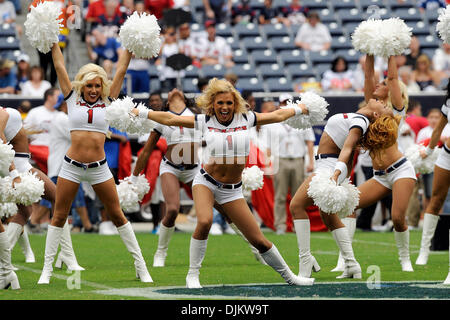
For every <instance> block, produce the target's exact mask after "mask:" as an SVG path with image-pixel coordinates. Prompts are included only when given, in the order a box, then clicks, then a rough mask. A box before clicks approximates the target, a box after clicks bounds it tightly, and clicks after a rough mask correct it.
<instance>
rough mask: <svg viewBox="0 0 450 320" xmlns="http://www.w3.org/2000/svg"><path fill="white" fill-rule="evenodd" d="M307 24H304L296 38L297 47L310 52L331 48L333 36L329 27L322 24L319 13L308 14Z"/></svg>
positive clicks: (311, 12)
mask: <svg viewBox="0 0 450 320" xmlns="http://www.w3.org/2000/svg"><path fill="white" fill-rule="evenodd" d="M307 18H308V19H307V23H304V24H302V26H301V27H300V29H299V30H298V32H297V35H296V37H295V45H296V46H297V47H300V48H302V49H304V50H308V51H321V50H328V49H329V48H330V46H331V35H330V31H329V30H328V28H327V26H325V25H324V24H323V23H321V22H320V17H319V14H318V13H317V12H314V11H310V12H308V14H307Z"/></svg>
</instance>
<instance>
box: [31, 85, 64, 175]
mask: <svg viewBox="0 0 450 320" xmlns="http://www.w3.org/2000/svg"><path fill="white" fill-rule="evenodd" d="M59 94H60V91H59V90H58V89H56V88H50V89H48V90H47V91H45V93H44V104H43V105H42V106H39V107H36V108H33V109H31V110H30V112H29V113H28V116H27V117H26V119H25V121H24V123H23V125H24V127H25V129H26V130H27V131H28V132H30V133H32V134H30V135H29V139H30V144H29V148H30V153H31V158H32V159H33V160H34V161H35V162H36V164H37V166H38V167H39V169H40V170H41V171H42V172H44V173H45V174H47V158H48V146H49V143H50V136H49V133H48V128H49V126H50V123H51V122H52V121H53V118H54V117H55V115H56V110H55V109H54V108H53V106H54V105H55V104H56V103H57V101H58V96H59Z"/></svg>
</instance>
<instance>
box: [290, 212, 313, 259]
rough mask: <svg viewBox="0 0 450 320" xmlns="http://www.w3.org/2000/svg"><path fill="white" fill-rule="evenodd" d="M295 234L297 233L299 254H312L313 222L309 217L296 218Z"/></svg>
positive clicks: (301, 255)
mask: <svg viewBox="0 0 450 320" xmlns="http://www.w3.org/2000/svg"><path fill="white" fill-rule="evenodd" d="M294 227H295V234H296V235H297V244H298V255H299V257H300V259H301V258H302V257H308V256H310V255H311V245H310V244H311V222H310V221H309V219H295V220H294Z"/></svg>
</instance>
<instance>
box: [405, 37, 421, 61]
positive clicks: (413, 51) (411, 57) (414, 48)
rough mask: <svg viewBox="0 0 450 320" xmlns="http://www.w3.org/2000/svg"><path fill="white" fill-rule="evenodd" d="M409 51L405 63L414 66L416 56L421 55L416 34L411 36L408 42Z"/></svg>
mask: <svg viewBox="0 0 450 320" xmlns="http://www.w3.org/2000/svg"><path fill="white" fill-rule="evenodd" d="M408 51H409V53H408V54H407V55H406V62H405V65H408V66H411V67H413V68H414V67H415V66H416V60H417V58H418V57H419V56H420V55H422V50H421V48H420V41H419V38H417V37H416V36H412V37H411V42H410V44H409V49H408Z"/></svg>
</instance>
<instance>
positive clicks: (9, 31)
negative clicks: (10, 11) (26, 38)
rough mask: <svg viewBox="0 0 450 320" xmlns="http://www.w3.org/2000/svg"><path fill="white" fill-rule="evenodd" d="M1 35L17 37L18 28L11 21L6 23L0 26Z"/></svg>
mask: <svg viewBox="0 0 450 320" xmlns="http://www.w3.org/2000/svg"><path fill="white" fill-rule="evenodd" d="M0 37H14V38H15V37H16V28H15V27H14V26H13V25H11V24H9V23H4V24H3V25H2V26H1V27H0Z"/></svg>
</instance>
